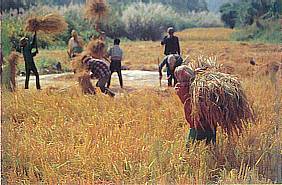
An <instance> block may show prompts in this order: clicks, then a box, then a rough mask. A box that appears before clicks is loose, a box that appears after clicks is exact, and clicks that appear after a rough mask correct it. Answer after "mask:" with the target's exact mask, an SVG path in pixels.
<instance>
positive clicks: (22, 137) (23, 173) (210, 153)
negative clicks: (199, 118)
mask: <svg viewBox="0 0 282 185" xmlns="http://www.w3.org/2000/svg"><path fill="white" fill-rule="evenodd" d="M243 85H244V88H245V90H246V94H247V95H248V98H249V100H250V101H251V103H252V105H253V108H254V110H255V112H256V115H257V121H256V123H249V126H248V127H247V128H246V129H245V131H244V133H243V134H242V135H241V136H240V137H238V138H232V139H230V140H229V139H228V138H227V137H226V136H225V135H224V134H222V132H221V131H220V130H219V132H218V137H217V146H216V147H210V146H205V145H203V144H202V143H201V144H199V145H196V146H193V147H191V148H190V150H189V151H186V150H185V147H184V138H185V136H186V132H187V130H188V127H187V123H186V121H185V119H184V113H183V105H182V104H181V102H180V101H179V99H178V97H177V96H176V95H175V92H174V90H172V89H171V90H158V89H145V90H140V91H137V92H134V93H132V94H127V95H124V96H120V97H117V98H115V99H112V98H110V97H107V96H104V95H102V94H98V95H97V96H84V95H82V94H80V93H79V91H78V90H77V89H76V88H73V89H70V90H69V91H65V92H58V91H56V90H52V89H46V90H43V91H40V92H37V91H21V92H16V93H14V94H11V93H7V92H5V93H4V95H3V96H4V102H3V108H4V110H3V111H4V112H3V124H2V127H3V128H2V129H3V136H2V138H3V139H2V144H3V149H4V150H3V159H2V167H3V180H4V182H7V183H9V184H11V183H12V184H13V183H31V184H34V183H38V182H39V181H42V182H44V183H52V184H54V183H62V184H74V183H85V184H90V183H138V184H143V183H146V182H149V183H160V184H168V183H173V184H190V183H191V184H192V183H197V184H204V183H215V182H221V183H227V182H229V183H259V182H264V183H266V182H269V180H268V179H272V180H274V178H275V175H276V173H275V170H274V167H275V163H277V161H276V159H275V157H274V155H275V149H274V147H275V146H276V145H277V144H278V142H281V141H282V138H277V137H276V135H275V134H274V133H273V131H274V127H275V124H274V120H275V112H274V109H273V108H274V103H275V98H274V97H273V94H274V87H273V85H272V84H271V83H270V80H269V79H268V78H260V79H257V80H256V79H244V80H243ZM281 101H282V100H281Z"/></svg>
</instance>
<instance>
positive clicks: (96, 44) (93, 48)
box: [86, 39, 106, 56]
mask: <svg viewBox="0 0 282 185" xmlns="http://www.w3.org/2000/svg"><path fill="white" fill-rule="evenodd" d="M105 48H106V46H105V42H104V41H102V40H99V39H95V40H91V41H90V42H89V43H88V44H87V47H86V52H88V53H90V54H91V56H96V55H97V54H100V53H101V52H102V53H101V55H105V54H106V50H105Z"/></svg>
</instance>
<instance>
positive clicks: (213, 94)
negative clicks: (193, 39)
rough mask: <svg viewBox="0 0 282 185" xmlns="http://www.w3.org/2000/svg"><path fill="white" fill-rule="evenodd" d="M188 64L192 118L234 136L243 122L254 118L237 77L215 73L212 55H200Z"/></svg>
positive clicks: (217, 68)
mask: <svg viewBox="0 0 282 185" xmlns="http://www.w3.org/2000/svg"><path fill="white" fill-rule="evenodd" d="M189 65H190V68H192V69H193V70H194V78H193V79H192V81H190V82H189V84H190V85H189V94H190V101H191V102H190V103H191V108H192V113H191V117H192V120H194V122H199V120H204V121H205V122H206V123H208V124H209V125H210V126H211V127H215V126H216V125H219V126H221V127H222V129H223V130H224V131H225V132H226V133H227V134H228V135H233V134H237V135H238V134H239V133H240V132H241V131H242V129H243V127H244V124H246V121H248V120H253V119H254V116H253V111H252V109H251V106H250V105H249V102H248V100H247V98H246V95H245V93H244V91H243V89H242V86H241V84H240V81H239V79H238V78H237V77H236V76H233V75H230V74H225V73H221V72H219V70H220V65H218V64H217V62H216V58H215V57H203V56H201V57H199V58H198V59H197V60H194V61H192V62H191V64H189ZM200 124H201V123H200Z"/></svg>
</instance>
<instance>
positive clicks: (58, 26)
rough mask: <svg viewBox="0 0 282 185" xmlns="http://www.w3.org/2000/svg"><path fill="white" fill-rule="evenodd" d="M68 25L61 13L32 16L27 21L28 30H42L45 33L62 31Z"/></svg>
mask: <svg viewBox="0 0 282 185" xmlns="http://www.w3.org/2000/svg"><path fill="white" fill-rule="evenodd" d="M67 27H68V24H67V23H66V21H65V19H64V17H62V16H61V15H59V14H48V15H45V16H43V17H42V16H37V17H31V18H29V19H28V20H27V22H26V27H25V29H26V31H30V32H35V31H42V32H44V33H47V34H49V33H61V32H63V31H65V30H66V29H67Z"/></svg>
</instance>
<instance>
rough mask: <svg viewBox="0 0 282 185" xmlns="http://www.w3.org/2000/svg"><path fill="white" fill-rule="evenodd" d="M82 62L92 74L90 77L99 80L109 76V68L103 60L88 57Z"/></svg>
mask: <svg viewBox="0 0 282 185" xmlns="http://www.w3.org/2000/svg"><path fill="white" fill-rule="evenodd" d="M84 62H85V63H86V65H87V66H88V68H89V70H90V71H91V73H92V75H91V77H95V78H97V79H101V78H104V77H107V76H110V75H111V71H110V66H109V65H108V64H107V63H106V62H104V61H103V60H100V59H95V58H92V57H89V58H87V59H86V60H85V61H84Z"/></svg>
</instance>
